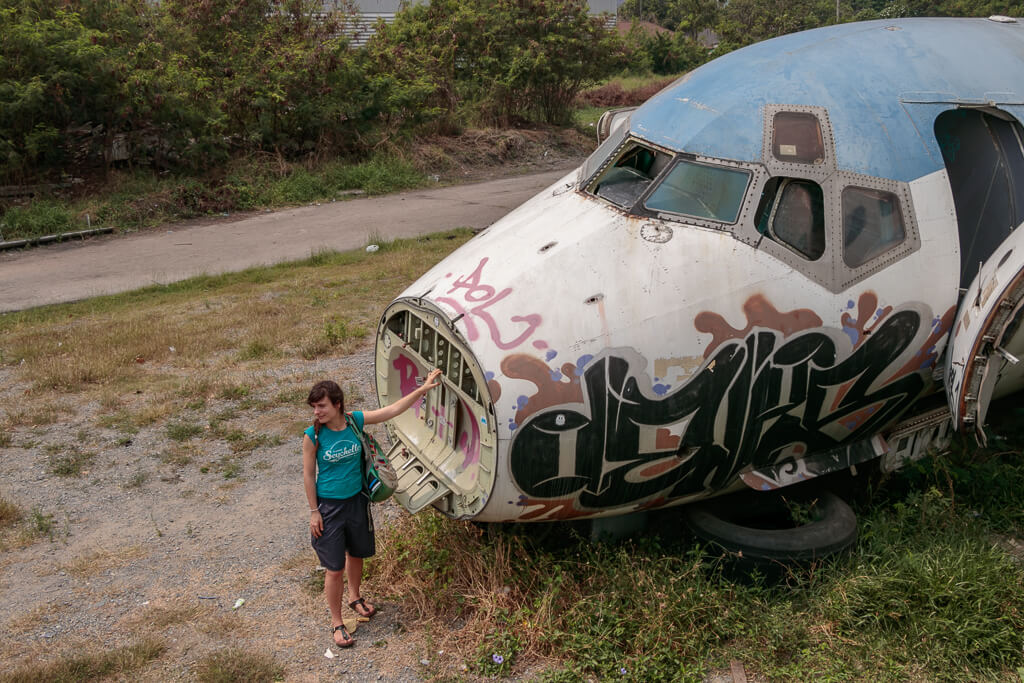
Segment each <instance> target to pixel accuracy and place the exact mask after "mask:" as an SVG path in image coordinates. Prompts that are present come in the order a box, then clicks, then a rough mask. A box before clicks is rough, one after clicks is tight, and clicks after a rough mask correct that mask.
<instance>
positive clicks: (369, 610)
mask: <svg viewBox="0 0 1024 683" xmlns="http://www.w3.org/2000/svg"><path fill="white" fill-rule="evenodd" d="M345 578H346V579H348V601H349V604H351V603H353V602H355V601H356V600H358V599H359V597H360V595H359V586H360V585H361V584H362V582H363V558H361V557H352V556H351V555H348V554H346V555H345ZM353 609H355V610H356V611H357V612H358V613H359V614H360V615H362V616H364V617H369V616H372V615H373V613H374V612H376V610H375V609H374V607H373V605H371V604H370V603H368V602H366V601H365V600H364V601H363V602H362V604H359V605H356V606H355V607H354V608H353Z"/></svg>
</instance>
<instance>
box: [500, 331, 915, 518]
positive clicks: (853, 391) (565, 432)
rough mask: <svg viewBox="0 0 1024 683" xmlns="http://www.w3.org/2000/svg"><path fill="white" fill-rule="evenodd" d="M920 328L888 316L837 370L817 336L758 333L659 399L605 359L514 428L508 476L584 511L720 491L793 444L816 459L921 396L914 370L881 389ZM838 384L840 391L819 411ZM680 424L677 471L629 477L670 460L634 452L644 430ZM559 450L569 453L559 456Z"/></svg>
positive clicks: (726, 347)
mask: <svg viewBox="0 0 1024 683" xmlns="http://www.w3.org/2000/svg"><path fill="white" fill-rule="evenodd" d="M920 325H921V316H920V315H919V314H918V313H916V312H914V311H902V312H900V313H896V314H893V315H891V316H890V317H889V318H887V319H886V320H885V321H884V322H883V323H881V324H880V325H879V326H878V327H877V329H876V330H875V332H874V333H873V334H872V335H871V336H870V337H869V338H868V339H867V340H866V341H864V342H863V343H862V344H861V345H860V346H859V347H857V348H856V349H855V350H854V351H853V353H851V354H850V355H849V356H847V357H846V358H845V359H844V360H842V361H841V362H838V363H837V362H836V361H837V358H838V353H837V349H836V344H835V341H834V339H833V338H832V337H830V336H828V335H827V334H824V333H822V332H821V331H817V330H815V331H808V332H805V333H802V334H799V335H797V336H794V337H792V338H790V339H784V337H783V336H782V335H781V334H780V333H776V332H774V331H765V330H759V331H755V332H752V333H750V334H749V335H748V336H747V337H746V338H745V339H742V340H733V341H730V342H727V343H725V344H722V346H721V348H720V349H719V350H718V351H717V352H716V353H715V354H714V356H713V358H712V359H711V360H710V361H709V362H708V363H706V364H705V367H704V369H702V370H701V371H700V372H699V373H698V374H697V375H696V376H695V377H693V378H692V379H690V381H688V382H687V383H686V384H685V385H683V386H682V387H680V388H678V389H677V390H675V391H673V392H672V393H670V394H669V395H667V396H664V397H651V396H648V395H645V394H643V393H642V392H641V391H640V385H639V384H638V381H637V378H636V377H635V376H634V374H633V371H632V369H631V368H630V364H629V362H628V361H627V360H626V359H624V358H620V357H616V356H606V357H604V358H602V359H600V360H597V361H594V362H593V363H592V364H591V365H590V366H589V367H588V368H587V370H586V372H585V373H584V377H583V379H584V385H585V387H586V395H585V399H584V401H585V405H584V407H583V408H582V409H575V408H576V407H574V409H568V407H566V408H551V409H548V410H547V411H544V412H542V413H539V414H537V415H534V416H533V417H532V419H530V420H528V421H527V422H526V424H524V425H522V426H520V427H519V429H518V431H517V432H516V437H515V439H514V441H513V443H512V448H511V453H510V465H511V470H512V475H513V477H514V478H515V481H516V484H517V485H518V486H519V488H520V489H521V490H522V491H523V492H524V493H526V495H527V496H531V497H535V498H565V497H573V496H577V497H578V503H577V505H578V506H579V507H580V508H581V509H599V508H606V507H614V506H619V505H627V504H630V503H633V502H636V501H641V500H644V499H646V498H649V497H651V496H654V495H656V494H662V495H664V496H665V497H666V498H670V499H671V498H677V497H681V496H686V495H691V494H694V493H698V492H701V491H705V490H714V489H717V488H720V487H722V486H724V485H725V484H727V483H728V482H729V481H730V480H731V479H733V478H734V477H735V476H736V474H737V473H738V472H739V471H740V470H741V469H743V468H744V467H746V466H748V465H751V464H752V465H753V466H754V467H758V468H759V467H764V466H767V465H771V464H774V463H775V462H776V459H777V458H778V455H779V453H780V452H782V451H784V450H785V449H786V448H787V447H790V446H792V445H793V444H803V446H804V448H805V450H804V452H805V453H815V452H823V451H828V450H830V449H835V448H837V447H840V446H841V445H843V444H849V443H852V442H854V441H857V440H859V439H863V438H865V437H866V436H870V435H871V434H873V433H875V432H876V431H877V430H878V429H880V428H881V427H883V426H885V425H886V424H887V423H890V422H892V421H893V420H895V419H896V418H897V417H899V415H900V414H902V413H903V412H904V411H905V410H906V409H907V408H908V407H909V406H910V404H911V403H913V401H915V400H916V399H917V398H918V396H920V394H921V393H922V391H923V390H924V388H925V382H924V379H923V378H922V376H921V374H919V373H917V372H912V373H908V374H906V375H904V376H902V377H897V378H895V379H889V380H888V381H885V382H882V383H880V382H881V378H882V377H883V376H884V377H890V378H891V376H892V374H893V372H894V367H895V366H898V365H899V362H900V359H901V357H902V356H903V354H904V352H905V351H906V350H907V349H908V348H909V346H910V344H911V342H912V341H913V340H914V338H915V337H916V335H917V334H918V331H919V330H920ZM780 342H781V343H780ZM887 371H888V372H889V375H886V374H885V373H886V372H887ZM876 384H877V386H876ZM838 387H843V388H844V389H845V393H843V394H842V396H841V398H840V399H839V400H838V401H834V402H835V405H834V406H832V405H828V402H829V400H830V399H829V396H831V395H835V393H836V392H837V391H838V389H837V388H838ZM559 416H560V417H559ZM683 420H688V422H687V424H686V428H685V431H684V432H683V434H682V438H681V439H680V442H679V445H678V447H677V448H676V450H675V456H676V457H677V458H679V462H678V466H675V467H665V468H664V472H663V473H662V472H661V470H660V469H659V470H658V471H657V472H655V473H654V474H651V475H649V476H635V473H636V472H643V471H644V467H645V465H647V464H649V463H652V462H654V461H662V459H664V458H665V457H666V455H672V454H671V453H665V452H658V453H640V452H639V443H640V432H641V429H651V428H657V427H659V426H667V425H672V424H675V423H679V422H680V421H683ZM834 434H840V435H841V436H840V437H838V438H837V437H836V436H833V435H834ZM567 444H573V451H572V452H569V453H566V452H563V448H564V447H566V445H567ZM670 464H671V463H670ZM631 473H633V474H632V475H631Z"/></svg>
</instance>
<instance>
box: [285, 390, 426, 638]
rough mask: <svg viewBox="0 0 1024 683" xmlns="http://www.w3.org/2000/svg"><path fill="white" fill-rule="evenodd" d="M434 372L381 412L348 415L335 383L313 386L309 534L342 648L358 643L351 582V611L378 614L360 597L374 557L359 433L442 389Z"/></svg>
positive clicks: (306, 453)
mask: <svg viewBox="0 0 1024 683" xmlns="http://www.w3.org/2000/svg"><path fill="white" fill-rule="evenodd" d="M440 377H441V371H440V370H433V371H431V373H430V374H429V375H428V376H427V379H426V381H425V382H424V383H423V385H422V386H420V387H418V388H417V389H416V390H415V391H412V392H410V393H408V394H406V395H405V396H403V397H402V398H400V399H398V400H397V401H395V402H394V403H392V404H391V405H388V406H385V407H383V408H380V409H378V410H367V411H360V410H356V411H353V412H352V413H351V415H349V416H346V414H345V395H344V393H343V392H342V391H341V387H339V386H338V385H337V384H336V383H335V382H332V381H330V380H326V381H323V382H317V383H316V384H315V385H313V388H312V390H310V392H309V396H308V398H307V399H306V400H307V402H308V403H309V405H310V406H312V407H313V426H312V427H310V428H309V429H307V430H306V431H305V435H304V436H303V439H302V480H303V484H304V486H305V489H306V500H307V501H308V502H309V530H310V533H311V534H312V543H313V549H314V550H315V551H316V554H317V557H319V558H320V564H322V565H323V567H324V569H326V570H327V573H326V576H325V577H324V594H325V595H326V596H327V607H328V609H330V612H331V632H332V634H333V637H334V642H335V644H336V645H337V646H338V647H350V646H352V645H353V644H355V642H356V641H355V640H354V639H353V638H352V636H350V635H349V633H348V631H347V630H346V629H345V626H344V625H343V623H342V618H341V591H342V587H343V583H344V579H346V578H347V579H348V606H349V607H350V608H351V609H353V610H354V611H355V612H356V613H357V614H359V616H362V617H372V616H373V615H374V614H376V612H377V609H376V608H375V607H374V606H373V605H372V604H370V603H368V602H366V600H364V599H363V598H362V596H361V595H360V594H359V585H360V583H361V581H362V577H363V559H364V558H366V557H370V556H372V555H373V554H374V552H375V551H376V546H375V542H374V535H373V518H372V517H371V516H370V499H369V497H367V496H365V495H362V492H363V470H362V462H363V448H362V442H361V441H360V439H359V435H358V434H357V433H356V432H355V431H354V430H353V429H352V427H351V426H350V425H349V420H350V419H351V420H354V421H355V423H356V424H355V427H356V429H358V430H359V431H362V430H363V428H364V427H365V426H366V425H368V424H377V423H379V422H384V421H386V420H390V419H392V418H394V417H397V416H398V415H401V414H402V413H403V412H405V411H406V410H408V409H409V408H410V407H412V405H413V404H415V403H416V402H417V401H418V400H419V399H421V398H422V397H423V396H424V395H425V394H426V393H427V392H428V391H430V390H431V389H433V388H434V387H436V386H437V385H438V384H439V383H440Z"/></svg>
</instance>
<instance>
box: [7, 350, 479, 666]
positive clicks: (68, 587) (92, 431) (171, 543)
mask: <svg viewBox="0 0 1024 683" xmlns="http://www.w3.org/2000/svg"><path fill="white" fill-rule="evenodd" d="M372 362H373V359H372V351H371V350H369V349H367V350H365V351H363V352H361V353H358V354H355V355H353V356H348V357H345V358H338V359H327V360H318V361H310V362H297V363H291V364H288V365H284V366H278V367H275V368H273V369H272V370H267V371H265V372H262V373H260V374H259V375H258V376H253V375H251V374H250V375H249V383H250V385H256V386H261V387H264V389H262V390H260V391H258V392H256V394H258V395H254V396H251V397H250V398H256V399H264V398H269V399H272V398H273V397H274V396H277V395H278V393H279V392H280V391H281V387H282V385H290V386H292V387H298V386H309V385H310V384H311V383H312V381H313V380H314V379H317V378H323V377H332V378H335V379H339V380H340V381H341V383H342V386H344V387H345V388H346V391H347V393H348V395H349V396H350V397H351V398H352V399H354V400H350V404H351V405H349V406H348V407H349V408H350V409H351V408H355V409H359V408H362V407H375V405H376V399H375V393H374V389H373V374H372V373H373V366H372ZM300 382H301V384H300ZM0 387H2V390H0V405H4V404H6V405H7V406H8V407H7V410H12V408H11V407H10V406H11V405H13V404H14V402H15V400H16V397H17V395H18V393H19V392H20V391H23V390H24V387H23V386H20V385H18V383H17V382H16V381H15V379H14V373H13V372H12V371H11V370H9V369H7V370H3V371H2V372H0ZM133 398H134V399H135V400H138V401H139V403H141V402H142V401H144V400H145V399H146V397H145V396H138V397H133ZM235 403H237V402H235ZM231 404H232V402H230V401H224V400H222V399H215V400H208V401H207V402H206V405H205V407H203V408H201V409H197V410H192V411H186V413H185V414H183V415H178V416H174V417H171V418H170V421H172V422H173V421H174V420H176V419H189V420H190V421H192V422H194V423H197V424H206V423H207V422H208V421H209V420H210V418H211V417H213V416H214V415H216V414H217V413H218V412H221V411H223V410H224V409H225V408H226V407H230V405H231ZM128 407H131V406H128ZM52 408H53V409H54V410H55V411H57V412H58V415H56V416H53V418H54V421H53V423H52V424H49V425H46V426H31V427H18V428H16V429H14V430H13V432H12V433H11V434H10V435H9V439H7V440H8V441H9V443H10V446H9V447H6V448H2V449H0V481H2V484H0V496H2V497H3V498H5V499H7V500H8V501H11V502H13V503H15V504H17V505H18V506H19V507H20V508H21V509H22V510H23V511H26V513H28V511H30V510H32V509H33V508H34V507H35V506H38V508H39V510H40V511H41V513H42V514H44V515H52V518H53V530H52V540H51V539H47V538H46V537H45V536H44V537H43V538H42V540H37V541H35V542H33V543H30V544H28V545H24V544H22V543H19V542H18V541H17V539H16V538H15V536H14V532H13V531H11V532H8V535H7V538H8V542H7V544H6V545H7V546H8V547H7V548H6V550H5V551H4V552H3V554H2V555H0V614H2V617H0V622H6V623H5V628H3V629H2V633H0V661H3V662H4V663H5V665H4V668H13V667H16V666H19V665H22V664H27V663H30V662H39V661H46V660H49V659H52V658H55V657H57V656H59V655H61V654H66V653H68V652H81V651H84V650H95V649H98V648H99V649H103V648H109V647H114V646H117V645H123V644H128V643H130V642H133V641H136V640H138V639H139V638H141V637H144V636H151V637H156V638H158V639H160V640H161V641H163V642H164V643H165V644H166V645H167V648H168V650H167V651H166V652H165V653H164V654H163V655H162V656H161V657H160V658H159V659H157V660H156V661H154V662H153V663H152V664H151V665H149V666H148V667H146V668H145V669H143V670H142V671H141V672H133V673H132V675H131V678H132V679H133V680H150V681H156V680H160V681H164V680H190V679H192V678H193V677H194V666H195V664H196V662H197V661H199V660H200V659H201V658H202V657H203V656H204V655H207V654H209V653H210V652H212V651H216V650H235V651H240V652H243V653H253V654H255V653H259V654H263V655H266V654H270V655H272V656H273V657H274V659H276V660H277V662H279V663H280V664H281V665H282V666H283V667H284V668H285V670H286V678H287V680H296V681H319V680H352V681H371V680H373V681H375V680H387V681H418V680H422V679H424V678H432V677H435V676H439V675H440V676H445V675H451V674H456V673H458V672H459V669H460V667H461V664H462V662H459V661H452V660H451V658H448V660H446V659H445V657H444V656H443V655H440V656H439V654H438V653H437V652H433V651H430V650H428V646H427V644H426V639H425V638H424V636H423V631H422V629H421V630H419V631H415V630H410V629H409V622H410V619H411V616H410V615H409V614H407V613H406V612H405V611H403V607H402V605H401V604H400V603H398V602H395V601H393V600H390V601H389V600H388V598H387V596H385V595H378V594H374V593H371V592H370V591H368V590H367V591H364V595H366V596H367V597H369V598H370V599H371V600H374V601H375V602H376V604H377V606H378V608H379V610H380V612H379V614H378V615H377V616H375V617H374V618H373V620H372V621H370V622H369V623H363V624H359V628H358V631H357V632H356V633H355V634H354V636H355V638H356V640H357V644H356V645H355V647H354V648H352V649H349V650H339V649H338V648H336V647H331V650H332V652H333V653H334V654H335V655H336V656H335V657H334V658H333V659H329V658H327V657H325V651H326V650H327V648H328V646H330V645H332V642H333V641H332V640H331V637H330V634H329V632H328V626H329V618H328V615H327V610H326V605H325V604H324V601H323V598H322V596H320V595H317V594H314V592H313V591H312V590H311V589H310V588H309V585H310V584H311V582H312V581H313V580H314V579H315V577H316V576H317V573H316V572H317V570H316V565H317V562H316V559H315V555H313V553H312V550H311V549H310V546H309V536H308V514H307V511H306V510H307V506H306V501H305V497H304V494H303V492H302V483H301V472H302V468H301V459H300V455H299V433H300V429H301V425H300V423H301V421H302V420H306V419H307V418H308V415H307V413H308V410H307V409H306V407H305V406H304V405H302V404H301V402H299V403H298V404H296V405H277V406H275V407H272V408H262V409H260V408H256V409H253V408H249V409H240V410H238V411H237V417H235V418H233V419H231V420H230V426H231V427H232V428H235V429H240V430H242V431H246V432H248V431H252V432H254V433H259V432H262V433H266V434H269V435H279V437H278V439H277V440H278V441H281V443H280V444H279V445H265V446H260V447H258V448H256V449H255V450H253V451H252V452H251V453H247V454H244V453H243V454H241V455H240V462H242V463H243V466H242V471H241V473H240V474H239V475H238V476H237V477H235V478H231V479H225V478H224V476H223V474H222V473H220V472H218V471H217V470H216V467H214V466H211V465H216V463H217V461H218V459H219V458H221V457H222V456H227V455H229V454H231V450H230V448H229V446H228V444H227V443H226V442H225V441H223V440H218V439H213V438H204V436H203V435H200V436H198V437H196V438H194V439H192V440H190V441H189V442H188V443H189V444H191V445H192V446H193V447H194V448H195V452H196V454H197V455H196V457H194V458H193V461H192V462H189V463H180V462H179V463H177V464H175V463H174V462H164V460H167V458H166V457H164V458H161V454H166V453H168V452H173V449H174V448H175V447H177V448H179V449H180V448H181V446H180V445H179V444H176V443H175V442H174V441H172V440H171V439H169V437H168V435H167V422H165V421H158V422H157V423H155V424H154V425H153V426H151V427H146V428H143V429H141V430H140V431H139V432H138V433H137V434H134V435H131V436H130V437H128V436H126V434H125V433H124V432H123V431H118V430H116V429H107V428H103V427H99V426H97V424H98V418H99V416H100V406H99V405H98V404H96V403H92V404H85V405H77V406H65V405H62V404H60V402H56V403H55V404H54V405H53V406H52ZM108 412H109V411H108ZM41 421H46V419H42V420H41ZM285 435H287V437H285ZM129 438H130V441H129ZM74 448H78V449H80V450H81V451H82V452H93V453H95V454H96V455H95V457H94V458H93V459H92V460H91V461H90V462H89V463H88V464H87V465H86V466H85V469H84V470H83V471H82V472H81V474H80V475H79V476H64V477H60V476H55V475H54V474H52V473H51V471H50V470H51V465H50V459H51V458H53V457H57V456H60V455H61V454H64V453H66V452H69V451H71V450H73V449H74ZM178 452H180V450H179V451H178ZM204 467H210V468H209V471H207V472H205V473H204V472H203V471H202V468H204ZM374 507H375V510H374V514H375V518H376V519H377V525H378V537H379V538H380V537H381V536H385V537H386V533H387V531H386V529H382V527H385V526H386V525H388V523H389V521H390V520H392V519H394V518H395V517H396V516H397V515H404V514H406V513H405V512H404V510H402V509H400V508H399V507H398V506H397V505H395V504H394V503H391V502H389V503H385V504H383V505H378V506H374ZM28 516H29V517H31V513H28ZM27 524H28V522H23V523H22V525H23V526H25V525H27ZM19 546H21V547H19ZM238 600H244V604H242V605H241V606H240V607H238V608H237V609H235V608H234V606H235V604H236V601H238ZM353 614H354V613H353Z"/></svg>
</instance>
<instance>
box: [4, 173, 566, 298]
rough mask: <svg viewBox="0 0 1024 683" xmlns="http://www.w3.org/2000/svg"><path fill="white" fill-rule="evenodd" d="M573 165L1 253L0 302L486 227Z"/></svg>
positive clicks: (130, 285)
mask: <svg viewBox="0 0 1024 683" xmlns="http://www.w3.org/2000/svg"><path fill="white" fill-rule="evenodd" d="M569 170H570V167H566V166H561V167H559V168H557V169H554V170H550V171H546V172H543V173H538V174H533V175H524V176H516V177H513V178H503V179H501V180H492V181H488V182H482V183H474V184H469V185H457V186H453V187H443V188H437V189H432V190H417V191H414V192H404V193H401V194H397V195H388V196H385V197H375V198H363V199H354V200H350V201H344V202H333V203H328V204H322V205H320V206H305V207H301V208H296V209H288V210H285V211H277V212H274V213H262V214H256V215H248V216H244V217H241V218H238V219H234V220H232V219H228V218H225V219H223V220H217V221H210V220H204V221H198V222H191V223H183V224H176V225H169V226H166V228H164V229H160V230H149V231H145V232H141V233H137V234H134V235H127V236H107V237H101V238H95V239H91V240H86V241H84V242H77V243H64V244H57V245H51V246H44V247H36V248H34V249H28V250H22V251H17V252H7V253H2V254H0V312H5V311H17V310H22V309H25V308H33V307H35V306H43V305H46V304H52V303H60V302H65V301H76V300H78V299H85V298H88V297H91V296H96V295H99V294H112V293H115V292H124V291H128V290H131V289H136V288H138V287H143V286H146V285H151V284H167V283H169V282H176V281H178V280H184V279H186V278H189V277H193V276H195V275H202V274H209V275H214V274H217V273H226V272H232V271H237V270H243V269H245V268H249V267H251V266H258V265H270V264H273V263H280V262H283V261H295V260H298V259H302V258H305V257H307V256H309V255H310V254H313V253H316V252H317V251H320V250H323V249H333V250H337V251H345V250H348V249H356V248H358V247H361V246H363V245H365V244H366V243H367V240H368V239H369V237H370V236H371V235H376V236H380V237H382V238H385V239H394V238H398V237H412V236H415V235H423V234H427V233H432V232H438V231H441V230H447V229H450V228H457V227H465V226H468V227H473V228H484V227H486V226H488V225H490V224H491V223H493V222H494V221H496V220H497V219H499V218H501V217H502V216H504V215H505V214H506V213H508V212H509V211H511V210H512V209H514V208H515V207H517V206H519V205H520V204H522V203H523V202H524V201H526V200H527V199H529V198H530V197H532V196H533V195H535V194H536V193H537V192H539V191H540V190H542V189H543V188H545V187H547V186H548V185H550V184H551V183H553V182H555V181H556V180H558V178H560V177H561V176H562V175H564V174H565V173H566V172H568V171H569Z"/></svg>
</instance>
